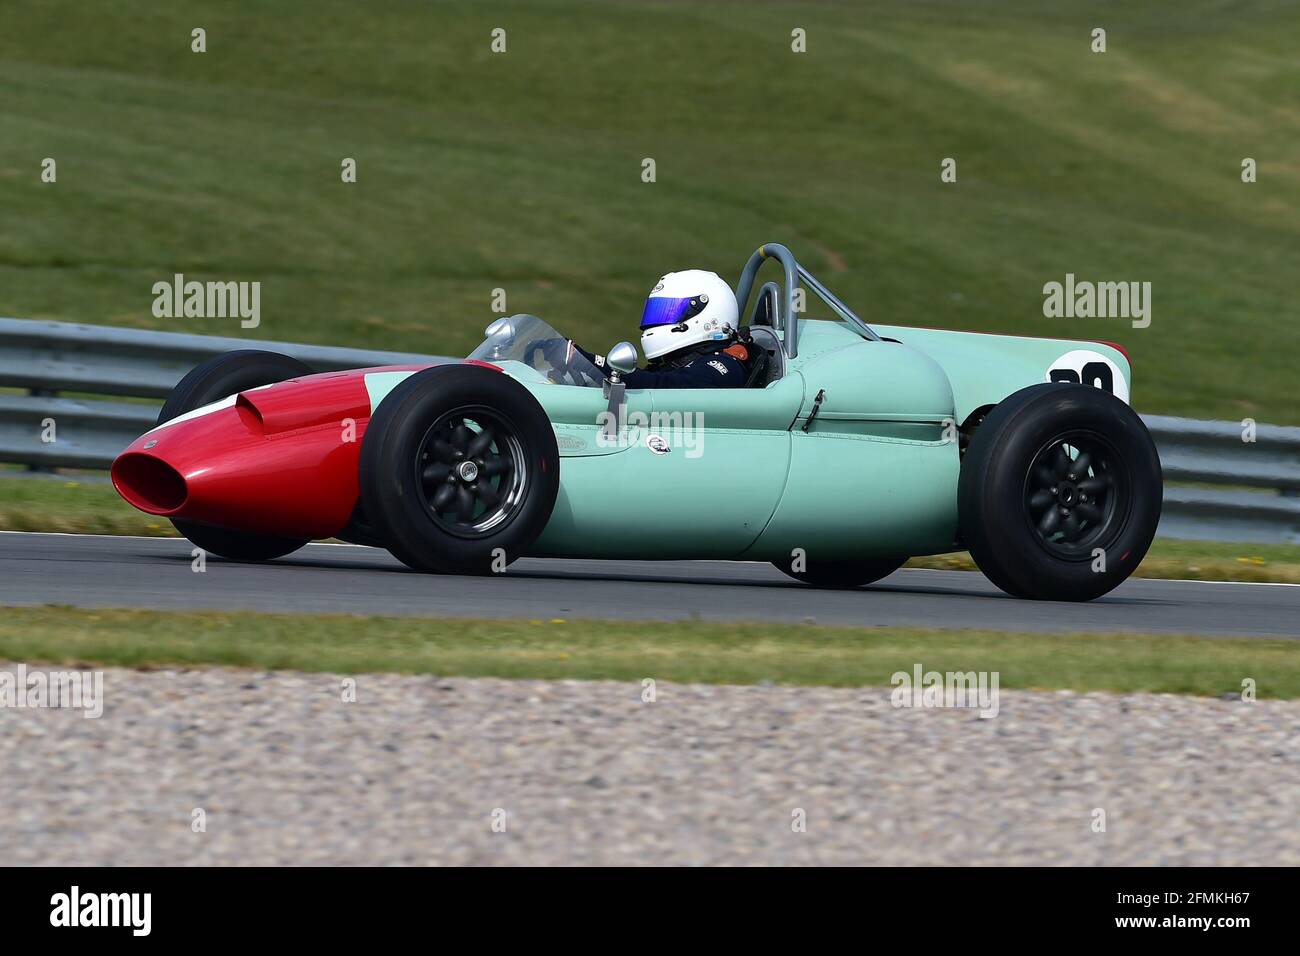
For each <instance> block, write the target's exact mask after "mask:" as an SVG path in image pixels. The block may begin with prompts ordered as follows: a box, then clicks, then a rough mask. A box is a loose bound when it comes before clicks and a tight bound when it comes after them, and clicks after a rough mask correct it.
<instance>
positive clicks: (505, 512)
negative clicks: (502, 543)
mask: <svg viewBox="0 0 1300 956" xmlns="http://www.w3.org/2000/svg"><path fill="white" fill-rule="evenodd" d="M527 481H528V466H527V462H526V461H525V459H524V448H523V443H522V442H521V441H520V439H519V432H518V429H516V428H515V426H514V424H513V423H512V422H511V421H510V419H509V418H507V417H506V416H504V415H502V414H501V413H500V412H496V411H493V410H492V409H490V408H486V407H484V406H481V405H474V406H464V407H461V408H457V409H453V410H452V411H450V412H447V413H445V414H443V415H441V416H439V418H438V419H437V420H436V421H435V422H434V423H433V425H431V426H430V427H429V430H428V431H427V432H425V435H424V438H423V439H421V441H420V446H419V449H418V450H417V452H416V456H415V487H416V488H417V489H418V491H419V497H420V504H421V506H422V508H423V510H424V513H425V514H427V515H428V516H429V518H430V519H431V520H432V521H433V522H434V524H436V525H437V526H438V527H439V528H441V529H442V530H444V531H446V532H447V533H449V534H453V535H456V536H457V537H460V538H482V537H485V536H486V535H489V534H492V533H493V532H495V531H498V530H500V528H501V527H502V526H504V525H505V524H507V523H508V522H510V521H511V520H512V519H513V518H514V516H515V515H516V514H517V513H518V512H519V509H520V507H521V506H522V504H523V500H524V490H525V488H526V485H527Z"/></svg>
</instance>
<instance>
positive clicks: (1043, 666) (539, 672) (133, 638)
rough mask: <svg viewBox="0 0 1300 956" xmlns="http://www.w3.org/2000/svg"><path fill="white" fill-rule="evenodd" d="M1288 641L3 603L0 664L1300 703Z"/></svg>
mask: <svg viewBox="0 0 1300 956" xmlns="http://www.w3.org/2000/svg"><path fill="white" fill-rule="evenodd" d="M1296 648H1297V645H1296V643H1295V642H1294V641H1278V640H1265V639H1254V638H1234V639H1210V638H1203V637H1191V636H1163V635H1137V634H1065V635H1043V634H1004V633H998V632H992V631H977V630H969V631H941V630H928V629H918V628H835V627H815V626H809V625H776V624H722V623H711V622H703V621H682V622H674V623H673V624H671V625H665V624H663V623H655V622H627V621H583V620H558V619H557V620H552V621H527V620H518V621H500V620H455V619H450V620H431V619H420V618H386V617H366V618H362V617H351V616H345V615H291V614H258V613H252V612H240V613H226V614H222V613H211V612H204V613H191V612H161V611H134V610H84V609H75V608H65V607H40V608H6V609H4V614H3V616H2V617H0V659H8V660H24V661H31V662H36V661H39V662H46V663H54V664H62V665H103V666H122V667H158V666H197V665H224V666H232V667H252V668H258V669H267V670H301V671H318V672H319V671H328V672H332V673H360V672H365V673H372V672H396V673H409V674H439V675H444V676H453V675H455V676H465V677H506V678H539V679H548V680H557V679H575V680H602V679H604V680H633V681H639V680H641V679H643V678H646V677H653V678H655V679H656V680H664V681H676V682H684V683H716V684H753V683H757V682H759V681H764V680H768V681H772V682H775V683H778V684H796V685H824V686H833V687H857V686H886V685H888V684H889V683H890V676H891V675H892V674H893V673H895V672H896V671H907V672H909V673H910V672H911V671H912V668H913V667H914V666H915V665H916V664H918V663H919V664H921V665H922V666H923V667H924V669H925V670H927V671H928V670H937V671H970V670H975V671H997V672H998V673H999V675H1000V677H999V682H1000V686H1002V687H1007V688H1013V687H1014V688H1037V689H1056V688H1069V689H1072V690H1077V691H1118V692H1135V691H1145V692H1158V693H1178V694H1199V695H1220V694H1228V693H1240V692H1241V688H1242V680H1243V679H1244V678H1248V677H1249V678H1253V679H1254V680H1255V681H1256V683H1257V686H1258V693H1259V696H1260V697H1278V698H1281V697H1287V698H1292V697H1300V654H1297V653H1296Z"/></svg>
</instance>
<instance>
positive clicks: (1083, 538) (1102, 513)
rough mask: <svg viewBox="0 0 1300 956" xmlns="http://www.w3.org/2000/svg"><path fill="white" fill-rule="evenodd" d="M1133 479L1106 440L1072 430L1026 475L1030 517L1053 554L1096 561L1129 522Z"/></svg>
mask: <svg viewBox="0 0 1300 956" xmlns="http://www.w3.org/2000/svg"><path fill="white" fill-rule="evenodd" d="M1131 497H1132V496H1131V479H1130V477H1129V473H1128V469H1127V468H1126V467H1125V465H1124V462H1123V460H1122V459H1121V457H1120V455H1119V451H1118V450H1117V449H1116V448H1115V446H1114V445H1113V444H1112V443H1111V442H1110V441H1109V440H1107V439H1106V438H1105V437H1104V436H1102V435H1100V434H1098V433H1096V432H1090V431H1070V432H1065V433H1062V434H1060V435H1057V436H1056V437H1055V438H1053V439H1051V440H1050V441H1048V442H1047V443H1045V444H1044V445H1043V446H1042V447H1041V448H1040V449H1039V451H1038V453H1037V454H1036V455H1035V456H1034V458H1033V461H1032V463H1031V464H1030V466H1029V473H1028V474H1027V475H1026V476H1025V496H1024V502H1025V517H1026V519H1027V520H1028V522H1029V526H1030V528H1031V529H1032V531H1033V535H1034V537H1035V539H1036V540H1037V541H1038V542H1039V544H1041V545H1042V546H1043V547H1044V548H1046V549H1047V551H1048V552H1049V553H1050V554H1053V555H1054V556H1056V557H1060V558H1067V559H1071V560H1090V559H1091V558H1093V556H1094V553H1095V551H1096V549H1097V548H1101V549H1102V550H1103V551H1107V550H1109V548H1110V547H1111V546H1112V545H1113V544H1114V543H1115V540H1116V539H1117V538H1118V537H1119V534H1120V532H1121V531H1122V530H1123V528H1124V525H1125V523H1126V521H1127V520H1128V510H1129V502H1130V499H1131Z"/></svg>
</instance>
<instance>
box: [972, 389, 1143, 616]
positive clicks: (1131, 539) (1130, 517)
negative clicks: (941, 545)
mask: <svg viewBox="0 0 1300 956" xmlns="http://www.w3.org/2000/svg"><path fill="white" fill-rule="evenodd" d="M1163 486H1164V479H1163V476H1162V474H1161V471H1160V458H1159V456H1158V455H1157V453H1156V446H1155V443H1154V442H1153V441H1152V440H1151V435H1150V434H1149V433H1148V432H1147V429H1146V425H1144V424H1143V422H1142V419H1141V418H1139V417H1138V415H1137V413H1136V412H1134V411H1133V409H1131V408H1130V407H1129V406H1128V405H1126V404H1125V403H1124V402H1122V401H1120V400H1119V399H1118V398H1116V397H1115V396H1113V395H1111V394H1110V393H1109V392H1106V391H1104V390H1102V389H1100V388H1095V387H1093V386H1090V385H1078V384H1073V383H1051V384H1044V385H1033V386H1030V387H1029V388H1026V389H1022V390H1020V391H1019V392H1016V393H1015V394H1013V395H1011V396H1010V397H1009V398H1007V399H1006V400H1005V401H1003V402H1002V403H1001V404H999V405H998V406H996V407H995V408H994V409H993V410H992V411H991V412H989V414H988V417H987V418H985V420H984V422H983V423H982V424H981V425H980V427H979V430H978V431H976V432H975V435H974V437H973V439H972V440H971V444H970V448H969V450H968V451H967V452H966V457H965V458H964V459H963V460H962V465H961V477H960V479H959V482H958V490H957V508H958V515H959V523H960V527H961V537H962V540H963V541H964V543H965V544H966V546H967V547H968V548H969V549H970V553H971V556H972V557H973V558H974V559H975V563H976V564H978V565H979V568H980V570H981V571H983V572H984V574H985V575H986V576H987V577H988V579H989V580H990V581H992V582H993V583H994V584H996V585H997V586H998V587H999V588H1001V589H1002V590H1003V591H1006V592H1007V593H1008V594H1012V595H1014V596H1016V597H1024V598H1034V599H1039V600H1047V601H1090V600H1092V599H1093V598H1097V597H1100V596H1101V595H1103V594H1105V593H1106V592H1108V591H1110V590H1111V589H1112V588H1114V587H1116V586H1117V585H1118V584H1120V583H1121V582H1123V581H1124V580H1125V579H1126V578H1127V577H1128V576H1129V575H1130V574H1131V573H1132V572H1133V570H1134V569H1135V568H1136V567H1137V566H1138V564H1140V563H1141V561H1142V558H1143V557H1145V555H1146V553H1147V548H1149V547H1150V546H1151V539H1152V538H1154V537H1155V533H1156V525H1157V524H1158V523H1159V521H1160V506H1161V500H1162V497H1163Z"/></svg>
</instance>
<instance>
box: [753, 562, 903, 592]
mask: <svg viewBox="0 0 1300 956" xmlns="http://www.w3.org/2000/svg"><path fill="white" fill-rule="evenodd" d="M906 561H907V558H878V559H876V560H872V561H806V562H805V564H804V565H803V567H802V568H800V569H798V570H796V565H795V562H794V560H793V559H791V560H789V561H773V562H772V564H774V565H775V566H776V567H778V568H780V569H781V570H782V571H784V572H785V573H786V574H788V575H790V577H792V578H794V579H795V580H796V581H802V582H803V583H804V584H811V585H812V586H813V587H815V588H837V589H842V588H860V587H862V586H864V585H867V584H872V583H874V582H876V581H879V580H880V579H881V578H886V577H889V575H891V574H893V573H894V572H895V571H897V570H898V569H899V568H901V567H902V566H903V564H904V563H905V562H906Z"/></svg>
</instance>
